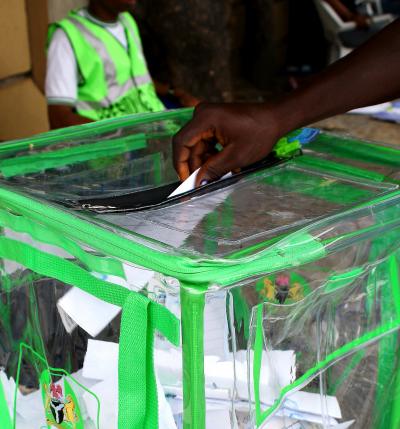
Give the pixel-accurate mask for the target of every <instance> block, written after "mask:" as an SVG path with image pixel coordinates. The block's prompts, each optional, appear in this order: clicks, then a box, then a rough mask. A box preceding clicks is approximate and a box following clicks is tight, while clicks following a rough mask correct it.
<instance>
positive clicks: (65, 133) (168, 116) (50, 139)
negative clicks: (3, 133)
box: [0, 108, 193, 157]
mask: <svg viewBox="0 0 400 429" xmlns="http://www.w3.org/2000/svg"><path fill="white" fill-rule="evenodd" d="M192 115H193V109H192V108H187V109H179V110H169V111H161V112H150V113H140V114H135V115H127V116H123V117H119V118H110V119H103V120H101V121H97V122H90V123H87V124H82V125H76V126H72V127H67V128H60V129H57V130H53V131H48V132H46V133H43V134H38V135H36V136H34V137H29V138H25V139H21V140H13V141H10V142H8V143H4V144H2V145H0V155H1V156H2V157H5V156H6V155H7V154H12V153H15V152H16V151H21V150H26V149H32V148H38V147H44V146H48V145H51V144H58V143H60V140H61V139H63V140H67V139H68V140H70V139H71V140H72V139H77V138H78V139H80V140H84V139H85V138H93V135H97V136H99V135H101V134H102V133H107V132H109V131H115V130H116V129H117V128H118V129H123V128H131V127H133V126H135V125H140V126H145V125H146V124H148V123H152V122H157V121H168V120H171V121H174V120H178V121H182V122H186V121H188V120H189V119H190V118H191V117H192Z"/></svg>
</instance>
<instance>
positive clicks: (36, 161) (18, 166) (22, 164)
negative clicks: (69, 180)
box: [0, 134, 147, 177]
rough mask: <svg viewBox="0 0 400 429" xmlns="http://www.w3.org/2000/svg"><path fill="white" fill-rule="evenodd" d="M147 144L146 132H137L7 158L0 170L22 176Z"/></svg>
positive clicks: (112, 154)
mask: <svg viewBox="0 0 400 429" xmlns="http://www.w3.org/2000/svg"><path fill="white" fill-rule="evenodd" d="M146 146H147V141H146V136H145V134H136V135H132V136H127V137H120V138H117V139H111V140H105V141H103V142H99V143H91V144H83V145H78V146H71V147H68V148H65V149H60V150H54V151H51V152H44V153H39V154H35V155H28V156H20V157H16V158H9V159H5V160H3V161H0V172H1V173H2V174H3V176H4V177H13V176H20V175H23V174H29V173H36V172H38V171H43V170H46V169H48V168H57V167H63V166H65V165H70V164H76V163H79V162H85V161H90V160H92V159H99V158H104V157H107V158H108V157H110V156H114V155H119V154H121V153H125V152H128V151H131V150H139V149H144V148H145V147H146Z"/></svg>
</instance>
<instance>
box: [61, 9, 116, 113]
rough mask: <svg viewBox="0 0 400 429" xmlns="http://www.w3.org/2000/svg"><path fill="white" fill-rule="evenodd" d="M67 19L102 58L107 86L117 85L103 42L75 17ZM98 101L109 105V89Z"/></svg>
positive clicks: (114, 72)
mask: <svg viewBox="0 0 400 429" xmlns="http://www.w3.org/2000/svg"><path fill="white" fill-rule="evenodd" d="M68 20H69V21H71V22H72V23H73V24H74V25H75V26H76V27H77V28H78V29H79V31H80V32H81V33H82V34H83V36H84V37H85V39H86V40H87V41H88V42H89V43H90V44H91V45H92V46H93V47H94V49H95V50H96V52H97V53H98V54H99V55H100V57H101V58H102V60H103V66H104V73H105V78H106V82H107V86H108V88H110V86H114V85H118V84H117V79H116V78H117V71H116V69H115V65H114V62H113V61H112V59H111V58H110V56H109V55H108V52H107V49H106V47H105V46H104V43H103V42H102V41H101V40H100V39H98V38H97V37H96V36H95V35H94V34H93V33H92V32H91V31H89V30H88V29H87V28H86V27H85V26H84V25H83V24H82V23H81V22H79V20H77V19H76V18H74V17H69V18H68ZM99 103H100V104H101V105H102V106H103V107H106V106H109V105H110V104H111V100H110V93H109V91H108V94H107V96H106V97H105V98H104V99H103V100H101V101H99Z"/></svg>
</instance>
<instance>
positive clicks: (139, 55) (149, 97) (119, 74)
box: [48, 11, 164, 120]
mask: <svg viewBox="0 0 400 429" xmlns="http://www.w3.org/2000/svg"><path fill="white" fill-rule="evenodd" d="M119 19H120V21H121V22H122V24H123V26H124V28H125V34H126V37H127V42H128V49H125V48H124V47H123V46H122V44H121V43H120V42H119V41H118V40H117V39H116V38H115V37H114V36H113V35H112V34H110V33H109V32H108V31H107V30H106V29H105V28H103V27H102V26H101V25H98V24H96V23H95V22H93V21H91V20H90V19H88V18H85V17H83V16H81V15H79V14H78V13H76V12H74V11H72V12H70V13H69V15H68V17H67V18H65V19H63V20H62V21H59V22H57V23H55V24H52V25H51V26H50V28H49V37H48V40H49V42H50V40H51V38H52V36H53V34H54V31H55V30H56V29H57V28H62V29H63V30H64V32H65V33H66V34H67V36H68V39H69V41H70V43H71V46H72V48H73V50H74V53H75V57H76V60H77V65H78V68H79V74H80V82H79V84H78V99H77V103H76V109H77V112H78V113H79V114H80V115H82V116H85V117H87V118H89V119H93V120H100V119H105V118H113V117H117V116H123V115H127V114H131V113H143V112H155V111H159V110H163V109H164V106H163V104H162V102H161V101H160V100H159V98H158V97H157V94H156V92H155V89H154V85H153V82H152V79H151V76H150V74H149V71H148V69H147V64H146V60H145V58H144V56H143V51H142V44H141V40H140V35H139V31H138V28H137V25H136V22H135V21H134V19H133V18H132V16H131V15H130V14H129V13H121V14H120V16H119Z"/></svg>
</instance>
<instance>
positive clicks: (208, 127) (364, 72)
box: [173, 19, 400, 186]
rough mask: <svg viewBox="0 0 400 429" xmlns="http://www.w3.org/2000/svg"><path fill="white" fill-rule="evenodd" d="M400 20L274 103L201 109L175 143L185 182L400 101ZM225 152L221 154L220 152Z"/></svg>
mask: <svg viewBox="0 0 400 429" xmlns="http://www.w3.org/2000/svg"><path fill="white" fill-rule="evenodd" d="M399 76H400V19H397V20H396V21H394V22H393V23H392V24H390V25H389V26H387V27H386V28H385V29H384V30H382V32H380V33H378V34H377V35H375V36H373V37H372V38H371V39H370V40H369V41H368V42H367V43H365V44H364V45H362V46H361V47H359V48H357V49H355V50H354V51H353V52H352V53H350V54H349V55H347V56H345V57H344V58H342V59H341V60H339V61H337V62H336V63H334V64H332V65H331V66H330V67H328V68H327V69H325V70H324V71H323V72H321V73H320V74H319V75H317V76H316V77H314V78H313V79H312V80H311V81H310V82H309V83H308V84H307V85H305V86H303V87H300V88H299V89H297V90H295V91H293V92H292V93H290V94H288V95H286V96H284V97H282V98H281V99H280V100H278V101H276V102H274V103H259V104H245V103H243V104H206V103H204V104H200V105H199V106H198V107H197V108H196V109H195V112H194V116H193V119H192V120H191V121H190V122H189V123H188V124H187V125H185V127H183V128H182V129H181V131H180V132H179V133H178V134H177V135H176V136H175V137H174V139H173V150H174V165H175V169H176V171H177V172H178V174H179V177H180V179H181V180H185V179H186V178H187V177H188V176H189V175H190V174H191V173H193V172H194V171H195V170H197V169H198V168H200V171H199V173H198V174H197V177H196V186H199V185H200V186H201V185H203V184H205V183H208V182H211V181H214V180H217V179H219V178H220V177H222V176H223V175H224V174H226V173H228V172H229V171H236V170H238V169H240V168H243V167H246V166H248V165H251V164H253V163H255V162H257V161H259V160H261V159H263V158H265V157H266V156H267V155H268V154H269V153H270V152H271V150H272V148H273V147H274V145H275V143H276V142H277V141H278V140H279V138H281V137H282V136H284V135H285V134H287V133H288V132H290V131H292V130H294V129H296V128H299V127H303V126H306V125H309V124H311V123H313V122H315V121H319V120H322V119H324V118H327V117H330V116H333V115H336V114H339V113H345V112H347V111H349V110H351V109H355V108H358V107H364V106H368V105H371V104H378V103H382V102H385V101H390V100H393V99H394V98H396V97H399V96H400V79H399ZM217 145H218V146H222V150H221V151H219V152H218V151H216V147H217Z"/></svg>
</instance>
